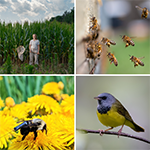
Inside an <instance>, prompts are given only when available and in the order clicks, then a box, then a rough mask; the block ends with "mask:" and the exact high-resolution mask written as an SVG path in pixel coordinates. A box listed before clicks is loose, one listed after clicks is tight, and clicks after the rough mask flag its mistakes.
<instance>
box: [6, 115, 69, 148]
mask: <svg viewBox="0 0 150 150" xmlns="http://www.w3.org/2000/svg"><path fill="white" fill-rule="evenodd" d="M53 115H54V116H53ZM36 118H39V119H42V120H43V121H45V123H46V125H47V134H46V132H45V131H43V132H42V131H37V137H36V139H35V140H34V133H33V132H30V133H29V134H28V135H27V136H26V137H25V139H24V140H23V141H22V135H21V134H20V133H19V134H18V136H17V138H16V139H14V140H12V143H11V145H10V147H9V150H14V149H17V150H23V149H26V150H31V149H32V150H39V149H44V150H49V149H51V150H64V149H66V148H65V146H67V144H66V142H65V140H64V139H63V138H61V132H60V129H59V128H58V127H60V121H59V120H58V119H57V118H56V116H55V114H52V115H47V116H42V117H39V116H38V117H36ZM18 141H20V142H18Z"/></svg>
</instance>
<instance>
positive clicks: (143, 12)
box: [135, 6, 150, 19]
mask: <svg viewBox="0 0 150 150" xmlns="http://www.w3.org/2000/svg"><path fill="white" fill-rule="evenodd" d="M135 8H137V9H139V10H141V11H142V14H141V18H145V19H146V18H147V16H148V14H149V13H150V12H149V11H148V9H147V8H146V7H144V8H141V7H140V6H135Z"/></svg>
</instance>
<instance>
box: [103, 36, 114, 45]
mask: <svg viewBox="0 0 150 150" xmlns="http://www.w3.org/2000/svg"><path fill="white" fill-rule="evenodd" d="M101 42H103V43H104V44H106V45H107V46H108V47H110V45H116V42H114V41H112V40H110V39H108V38H105V37H103V38H102V40H101Z"/></svg>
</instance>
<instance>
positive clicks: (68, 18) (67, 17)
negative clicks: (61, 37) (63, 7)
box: [50, 7, 74, 24]
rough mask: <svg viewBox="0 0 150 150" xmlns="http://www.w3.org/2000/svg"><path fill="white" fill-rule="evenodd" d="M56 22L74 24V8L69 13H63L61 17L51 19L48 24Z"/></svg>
mask: <svg viewBox="0 0 150 150" xmlns="http://www.w3.org/2000/svg"><path fill="white" fill-rule="evenodd" d="M54 20H57V21H58V22H66V23H68V24H71V23H74V7H73V8H72V9H71V10H70V11H65V12H64V13H63V15H62V16H56V17H52V18H51V19H50V22H52V21H54Z"/></svg>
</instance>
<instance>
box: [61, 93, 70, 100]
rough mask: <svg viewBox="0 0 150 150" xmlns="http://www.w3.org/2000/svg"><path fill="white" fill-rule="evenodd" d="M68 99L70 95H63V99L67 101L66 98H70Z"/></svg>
mask: <svg viewBox="0 0 150 150" xmlns="http://www.w3.org/2000/svg"><path fill="white" fill-rule="evenodd" d="M68 97H69V95H68V94H61V98H62V99H66V98H68Z"/></svg>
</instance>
